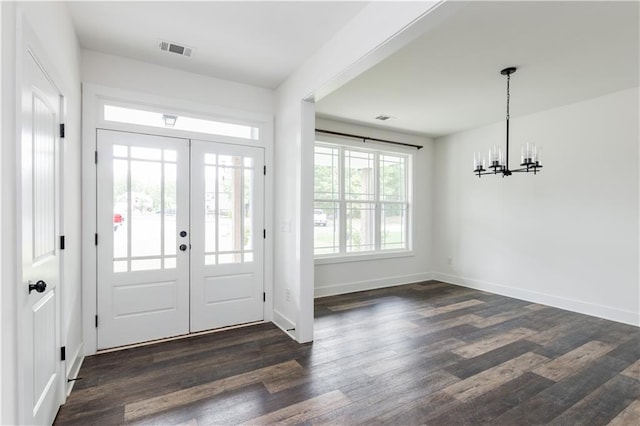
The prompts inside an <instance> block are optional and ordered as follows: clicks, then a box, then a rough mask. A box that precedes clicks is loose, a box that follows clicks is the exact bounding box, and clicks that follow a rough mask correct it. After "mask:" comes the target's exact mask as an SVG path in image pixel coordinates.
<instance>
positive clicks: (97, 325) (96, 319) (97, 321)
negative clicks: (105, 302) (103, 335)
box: [96, 315, 98, 328]
mask: <svg viewBox="0 0 640 426" xmlns="http://www.w3.org/2000/svg"><path fill="white" fill-rule="evenodd" d="M96 328H98V316H97V315H96Z"/></svg>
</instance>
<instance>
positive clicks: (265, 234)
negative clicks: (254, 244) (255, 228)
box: [262, 229, 267, 239]
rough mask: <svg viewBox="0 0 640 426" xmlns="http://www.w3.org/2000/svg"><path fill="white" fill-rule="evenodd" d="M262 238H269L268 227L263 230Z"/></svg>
mask: <svg viewBox="0 0 640 426" xmlns="http://www.w3.org/2000/svg"><path fill="white" fill-rule="evenodd" d="M262 238H264V239H266V238H267V230H266V229H263V230H262Z"/></svg>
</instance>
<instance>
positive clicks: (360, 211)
mask: <svg viewBox="0 0 640 426" xmlns="http://www.w3.org/2000/svg"><path fill="white" fill-rule="evenodd" d="M346 248H347V252H361V251H372V250H375V248H376V247H375V204H374V203H347V245H346Z"/></svg>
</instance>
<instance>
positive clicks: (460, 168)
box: [433, 88, 640, 325]
mask: <svg viewBox="0 0 640 426" xmlns="http://www.w3.org/2000/svg"><path fill="white" fill-rule="evenodd" d="M638 101H639V91H638V88H635V89H630V90H625V91H621V92H617V93H613V94H610V95H606V96H602V97H599V98H596V99H592V100H588V101H584V102H580V103H576V104H572V105H567V106H563V107H560V108H556V109H552V110H548V111H543V112H540V113H537V114H533V115H529V116H526V117H519V118H515V119H512V122H511V135H512V136H511V146H512V147H513V148H512V149H513V151H516V152H514V155H512V156H511V157H510V158H511V161H512V162H515V159H516V158H519V153H520V145H521V143H523V142H525V141H528V142H533V143H536V144H538V145H539V146H542V147H543V148H544V152H543V154H544V157H543V159H544V169H543V170H542V172H541V173H540V174H539V175H537V176H533V175H526V174H514V175H513V176H511V177H508V178H504V179H503V178H501V177H496V176H483V177H482V178H480V179H478V177H476V176H474V175H473V174H472V173H471V169H472V155H473V152H474V151H480V150H481V151H483V152H486V151H487V150H488V148H489V147H490V146H491V145H493V144H498V145H500V144H503V143H504V123H497V124H495V125H491V126H487V127H482V128H478V129H473V130H470V131H466V132H462V133H458V134H454V135H450V136H447V137H443V138H439V139H437V140H436V142H435V185H436V191H435V199H434V208H435V210H434V211H435V220H434V230H433V232H434V237H435V239H434V248H435V249H434V257H433V266H434V271H435V272H436V273H435V274H434V275H435V278H437V279H441V280H443V281H447V282H451V283H456V284H462V285H467V286H471V287H476V288H481V289H484V290H488V291H491V292H495V293H498V294H504V295H507V296H512V297H516V298H521V299H525V300H531V301H536V302H540V303H544V304H548V305H552V306H556V307H560V308H565V309H569V310H573V311H577V312H583V313H586V314H590V315H595V316H599V317H603V318H608V319H612V320H615V321H621V322H626V323H630V324H636V325H638V324H640V316H639V307H640V286H639V274H638V262H639V249H638V232H639V229H638V218H639V210H638V193H639V175H638V170H639V168H638V154H639V152H638V145H639V142H638V141H639V130H638V125H639V118H638V117H639V110H638V108H639V107H638ZM516 154H517V155H516ZM449 258H451V261H452V264H451V265H449V264H448V259H449Z"/></svg>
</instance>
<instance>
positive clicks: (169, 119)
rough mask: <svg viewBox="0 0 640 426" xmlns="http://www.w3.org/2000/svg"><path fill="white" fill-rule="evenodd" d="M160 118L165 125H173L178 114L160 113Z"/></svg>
mask: <svg viewBox="0 0 640 426" xmlns="http://www.w3.org/2000/svg"><path fill="white" fill-rule="evenodd" d="M162 119H163V120H164V125H165V126H167V127H173V126H175V125H176V120H177V119H178V116H177V115H171V114H162Z"/></svg>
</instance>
